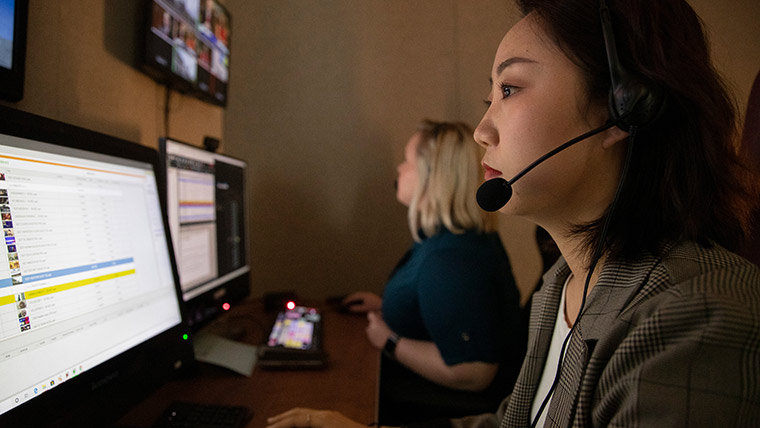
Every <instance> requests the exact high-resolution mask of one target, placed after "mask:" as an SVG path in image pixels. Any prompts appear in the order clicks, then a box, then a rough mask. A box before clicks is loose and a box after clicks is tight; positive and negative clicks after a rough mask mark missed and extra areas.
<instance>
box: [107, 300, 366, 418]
mask: <svg viewBox="0 0 760 428" xmlns="http://www.w3.org/2000/svg"><path fill="white" fill-rule="evenodd" d="M322 314H323V323H324V324H323V325H324V331H323V335H324V338H323V339H324V345H325V350H326V351H327V353H328V355H329V361H330V362H329V366H328V367H327V369H323V370H265V369H261V368H260V367H256V369H255V370H254V372H253V374H252V375H251V377H245V376H242V375H239V374H237V373H234V372H232V371H230V370H227V369H224V368H221V367H217V366H213V365H209V364H205V363H199V370H198V372H197V374H195V375H193V376H192V377H191V378H189V379H183V380H176V381H172V382H169V383H168V384H166V385H164V386H162V387H161V388H159V389H158V390H157V391H156V392H154V393H153V394H152V395H151V396H150V397H148V398H147V399H145V400H144V401H143V402H142V403H140V404H139V405H138V406H137V407H136V408H134V409H133V410H132V411H131V412H130V413H128V414H127V415H126V416H125V417H123V418H122V419H121V420H120V421H119V424H118V425H119V426H123V427H150V426H151V424H152V423H153V422H154V421H155V420H156V419H157V418H158V417H159V416H160V415H161V414H162V413H163V411H164V409H165V408H166V407H167V406H168V405H169V404H171V403H172V402H173V401H192V402H199V403H209V404H229V405H242V406H247V407H249V408H250V409H251V410H253V419H252V420H251V421H250V422H249V423H248V425H247V426H248V427H252V428H253V427H256V428H260V427H265V426H266V419H267V418H268V417H270V416H274V415H276V414H278V413H281V412H283V411H285V410H288V409H290V408H293V407H310V408H315V409H328V410H337V411H340V412H341V413H343V414H344V415H346V416H347V417H349V418H351V419H353V420H355V421H357V422H361V423H370V422H372V421H374V418H375V403H376V395H377V382H378V367H379V353H378V352H377V351H376V350H375V349H374V348H372V346H371V345H370V344H369V341H368V340H367V338H366V334H365V332H364V328H365V326H366V324H367V322H366V320H365V318H364V317H363V316H360V315H349V314H343V313H339V312H337V311H334V310H329V309H323V310H322ZM272 320H273V315H272V314H265V313H264V310H263V306H262V303H261V301H259V300H251V301H246V302H244V303H242V304H241V305H239V306H238V307H236V308H233V309H232V310H231V311H230V312H228V313H225V314H224V315H223V316H222V317H220V318H219V319H218V320H217V321H216V322H215V323H214V324H212V325H211V326H209V330H212V331H213V330H214V329H215V328H219V329H228V328H230V327H235V326H238V327H242V328H243V331H244V336H243V338H242V339H240V340H241V341H243V342H246V343H251V344H259V343H261V342H262V341H263V338H264V337H265V336H266V335H268V330H269V327H270V323H271V322H272Z"/></svg>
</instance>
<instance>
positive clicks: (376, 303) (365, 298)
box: [340, 291, 383, 313]
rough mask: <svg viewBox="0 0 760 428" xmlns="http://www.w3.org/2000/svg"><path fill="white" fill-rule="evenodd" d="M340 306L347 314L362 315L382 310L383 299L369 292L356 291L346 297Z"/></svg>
mask: <svg viewBox="0 0 760 428" xmlns="http://www.w3.org/2000/svg"><path fill="white" fill-rule="evenodd" d="M340 304H341V306H342V307H344V308H346V310H347V311H348V312H354V313H364V312H370V311H379V310H380V309H382V308H383V299H382V298H381V297H380V296H378V295H377V294H375V293H372V292H369V291H358V292H356V293H351V294H349V295H348V296H346V297H345V298H344V299H343V301H342V302H340Z"/></svg>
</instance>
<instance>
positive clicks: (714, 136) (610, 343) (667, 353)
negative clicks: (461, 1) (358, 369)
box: [281, 0, 760, 427]
mask: <svg viewBox="0 0 760 428" xmlns="http://www.w3.org/2000/svg"><path fill="white" fill-rule="evenodd" d="M518 3H519V5H520V8H521V10H522V12H523V14H524V17H523V19H521V20H520V21H519V22H518V23H517V24H516V25H515V26H513V27H512V28H511V29H510V30H509V32H508V33H507V34H506V35H505V36H504V38H503V39H502V41H501V44H500V45H499V48H498V50H497V52H496V57H495V59H494V64H493V68H492V70H491V80H492V89H491V91H490V94H489V96H488V100H487V104H488V109H487V111H486V113H485V115H484V116H483V119H482V120H481V122H480V124H479V125H478V127H477V129H476V130H475V139H476V141H477V142H478V143H479V144H480V145H481V146H483V147H484V148H485V150H486V152H485V155H484V158H483V163H484V166H485V167H486V179H489V181H488V182H487V183H491V184H489V185H484V187H481V192H479V193H481V194H479V201H481V202H482V205H483V206H484V207H485V208H487V209H494V210H495V209H498V210H499V211H500V212H502V213H504V214H510V215H517V216H520V217H523V218H527V219H530V220H532V221H533V222H535V223H536V224H538V225H540V226H542V227H543V228H545V229H546V230H547V231H548V232H549V233H550V234H551V236H552V237H553V238H554V240H555V242H556V243H557V245H558V247H559V249H560V251H561V253H562V257H561V258H560V259H559V261H558V262H557V263H556V264H555V265H554V266H553V267H552V268H551V269H550V270H549V271H548V272H547V273H546V274H545V275H544V278H543V279H544V282H543V287H542V288H541V290H540V291H539V292H538V293H536V295H535V296H534V297H533V304H532V309H531V326H530V333H529V339H528V351H527V355H526V358H525V360H524V363H523V367H522V370H521V372H520V375H519V377H518V379H517V382H516V384H515V387H514V389H513V391H512V394H511V395H510V396H508V397H507V398H506V399H505V400H504V401H503V402H502V404H501V406H500V408H499V410H498V411H497V412H496V413H495V414H484V415H479V416H472V417H467V418H462V419H451V420H439V421H431V422H430V423H429V424H426V426H452V427H470V426H472V427H496V426H501V427H526V426H547V427H566V426H574V427H586V426H595V427H596V426H598V427H607V426H616V427H622V426H625V427H651V426H658V427H659V426H705V427H714V426H757V424H758V421H760V375H759V373H760V269H758V267H757V266H755V265H753V264H751V263H749V262H748V261H746V260H745V259H743V258H741V257H739V256H737V255H736V254H734V253H733V252H732V251H731V250H733V249H734V248H736V247H737V246H738V245H739V244H740V243H741V241H742V239H743V238H744V236H745V234H746V224H747V219H748V217H749V213H750V212H751V211H752V210H753V209H754V208H755V204H756V201H757V200H758V189H757V185H756V184H757V182H758V181H757V178H755V177H752V176H751V175H750V173H749V172H748V169H747V168H745V167H744V166H742V165H741V164H740V162H739V160H738V158H737V154H736V145H735V144H736V141H737V138H736V137H737V136H736V129H737V124H736V111H735V107H734V103H733V102H732V100H731V98H730V97H729V95H728V93H727V90H726V88H725V84H724V83H723V81H722V80H721V78H720V77H719V75H718V73H717V72H716V70H715V69H714V67H713V65H712V64H711V62H710V52H709V48H708V44H707V41H706V37H705V34H704V30H703V28H702V24H701V22H700V20H699V18H698V16H697V15H696V14H695V12H694V11H693V10H692V8H691V7H690V6H689V5H688V4H687V3H686V2H685V1H683V0H662V1H656V2H652V1H649V0H626V1H622V0H614V1H613V0H609V1H608V4H605V1H604V0H602V1H598V0H518ZM607 6H609V8H608V7H607ZM613 33H614V34H613ZM610 70H612V72H611V71H610ZM592 130H593V132H591V133H590V134H593V135H589V131H592ZM577 136H583V137H584V138H582V139H579V138H578V137H577ZM564 141H568V142H573V143H575V142H576V141H579V142H577V143H575V144H573V143H571V144H570V145H564V146H562V147H563V148H562V149H560V151H558V152H557V151H556V150H555V149H557V148H558V146H560V145H561V143H562V142H564ZM546 154H550V156H549V157H546V158H545V156H544V155H546ZM537 159H539V161H538V163H537V164H536V165H535V168H533V169H530V170H528V171H527V172H526V167H528V165H532V163H534V162H535V161H536V160H537ZM507 179H509V180H508V181H507ZM518 180H519V181H518ZM510 196H512V197H511V200H510ZM507 201H508V203H507ZM505 203H506V204H505ZM312 412H313V411H310V410H308V409H302V410H300V411H293V412H292V413H290V414H289V415H288V418H289V419H288V420H287V422H286V424H285V425H281V426H306V425H304V422H303V420H304V419H305V417H306V416H308V418H309V425H311V426H320V427H338V426H351V425H345V424H343V423H346V421H345V420H343V419H340V415H337V416H336V415H334V414H320V413H312ZM299 419H300V420H299ZM281 420H282V419H281ZM342 424H343V425H342Z"/></svg>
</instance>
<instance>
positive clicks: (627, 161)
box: [530, 126, 637, 428]
mask: <svg viewBox="0 0 760 428" xmlns="http://www.w3.org/2000/svg"><path fill="white" fill-rule="evenodd" d="M636 131H637V128H636V126H631V128H630V138H629V139H628V149H627V153H626V156H625V163H624V165H623V172H622V174H621V175H620V181H619V182H618V185H617V189H616V190H615V196H614V198H613V199H612V204H610V209H609V211H608V212H607V216H606V217H605V219H604V224H603V226H602V233H601V235H600V237H599V242H598V243H597V244H596V249H595V250H594V256H593V259H592V261H591V265H590V266H589V271H588V275H586V283H585V284H584V285H583V297H582V299H581V306H580V308H579V309H578V316H577V317H576V318H575V322H574V323H573V326H572V327H571V328H570V331H569V332H568V333H567V336H565V340H563V341H562V348H561V349H560V351H559V360H558V361H557V372H556V373H555V374H554V380H553V381H552V386H551V387H550V388H549V392H547V393H546V396H545V397H544V401H542V402H541V407H539V408H538V412H536V417H535V418H534V419H533V422H532V423H531V424H530V426H531V428H536V425H537V424H538V421H539V419H541V413H543V411H544V408H545V407H546V405H547V404H548V403H549V401H550V400H551V398H552V395H553V394H554V389H555V388H556V387H557V384H559V377H560V373H561V372H562V362H563V360H564V357H565V347H566V346H567V343H568V341H569V340H570V337H571V336H572V335H573V331H575V327H576V326H577V325H578V324H580V320H581V316H582V315H583V309H584V307H585V306H586V295H587V294H588V287H589V284H590V282H591V275H592V274H593V273H594V269H596V265H597V263H599V259H600V258H601V257H602V251H603V249H604V243H605V240H606V239H607V232H608V230H609V226H610V221H611V219H612V215H613V213H614V211H615V207H616V206H617V203H618V200H619V199H620V195H621V193H623V192H622V191H623V185H624V184H625V179H626V177H627V176H628V170H629V167H630V165H631V157H632V154H633V144H634V140H635V139H636ZM563 291H564V289H563Z"/></svg>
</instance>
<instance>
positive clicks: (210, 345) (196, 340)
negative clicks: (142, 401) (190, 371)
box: [193, 332, 258, 376]
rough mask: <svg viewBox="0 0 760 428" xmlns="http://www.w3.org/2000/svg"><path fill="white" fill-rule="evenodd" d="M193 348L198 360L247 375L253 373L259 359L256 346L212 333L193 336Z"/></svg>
mask: <svg viewBox="0 0 760 428" xmlns="http://www.w3.org/2000/svg"><path fill="white" fill-rule="evenodd" d="M193 348H194V350H195V359H196V360H198V361H203V362H206V363H210V364H215V365H217V366H221V367H226V368H228V369H230V370H233V371H235V372H238V373H240V374H242V375H245V376H250V375H251V374H252V373H253V368H254V366H255V365H256V360H257V359H258V357H257V355H258V354H257V352H256V351H257V348H256V346H254V345H249V344H247V343H241V342H235V341H234V340H229V339H225V338H223V337H221V336H217V335H215V334H212V333H204V332H201V333H199V334H198V335H197V336H195V337H193Z"/></svg>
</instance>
